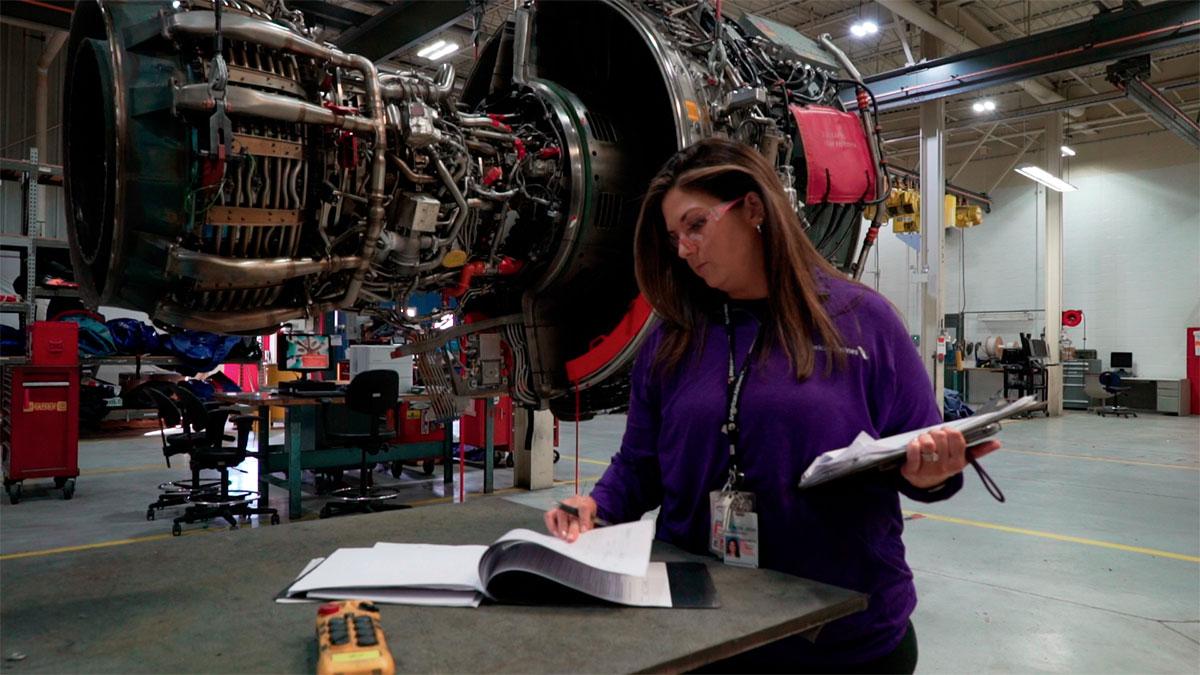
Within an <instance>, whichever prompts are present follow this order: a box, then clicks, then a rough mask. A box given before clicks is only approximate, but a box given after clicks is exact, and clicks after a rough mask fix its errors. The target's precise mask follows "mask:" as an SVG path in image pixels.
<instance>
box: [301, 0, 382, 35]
mask: <svg viewBox="0 0 1200 675" xmlns="http://www.w3.org/2000/svg"><path fill="white" fill-rule="evenodd" d="M288 8H289V9H298V10H300V11H301V12H304V14H305V15H306V16H308V17H311V18H313V19H316V20H317V22H318V23H326V24H329V25H332V26H334V27H336V28H345V27H348V26H361V25H363V24H365V23H366V22H368V21H370V20H371V16H372V15H371V14H363V13H362V12H358V11H355V10H353V9H350V8H348V7H343V6H342V5H341V4H339V3H337V2H334V1H333V0H292V1H291V2H290V3H289V4H288Z"/></svg>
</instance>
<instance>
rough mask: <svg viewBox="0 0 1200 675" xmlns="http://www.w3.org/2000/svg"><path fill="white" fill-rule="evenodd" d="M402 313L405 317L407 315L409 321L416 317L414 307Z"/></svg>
mask: <svg viewBox="0 0 1200 675" xmlns="http://www.w3.org/2000/svg"><path fill="white" fill-rule="evenodd" d="M404 313H405V315H407V316H408V318H410V319H411V318H413V317H414V316H416V315H417V308H416V307H409V308H408V309H406V310H404Z"/></svg>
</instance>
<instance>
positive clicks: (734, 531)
mask: <svg viewBox="0 0 1200 675" xmlns="http://www.w3.org/2000/svg"><path fill="white" fill-rule="evenodd" d="M725 564H726V565H733V566H735V567H758V514H757V513H755V512H753V511H747V512H745V513H734V514H733V517H732V518H730V520H729V527H728V528H726V530H725Z"/></svg>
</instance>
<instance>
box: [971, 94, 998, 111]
mask: <svg viewBox="0 0 1200 675" xmlns="http://www.w3.org/2000/svg"><path fill="white" fill-rule="evenodd" d="M995 109H996V102H995V101H993V100H992V99H990V98H989V99H987V100H986V101H976V102H974V103H972V104H971V110H974V111H975V112H976V113H980V114H982V113H985V112H992V111H993V110H995Z"/></svg>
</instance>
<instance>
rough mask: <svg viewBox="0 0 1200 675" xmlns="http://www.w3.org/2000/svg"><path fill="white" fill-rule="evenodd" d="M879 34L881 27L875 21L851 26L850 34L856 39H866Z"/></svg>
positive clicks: (861, 22)
mask: <svg viewBox="0 0 1200 675" xmlns="http://www.w3.org/2000/svg"><path fill="white" fill-rule="evenodd" d="M878 32H879V25H878V24H876V23H875V22H874V21H860V22H858V23H856V24H854V25H853V26H850V33H851V34H853V35H854V37H866V36H868V35H874V34H876V33H878Z"/></svg>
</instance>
